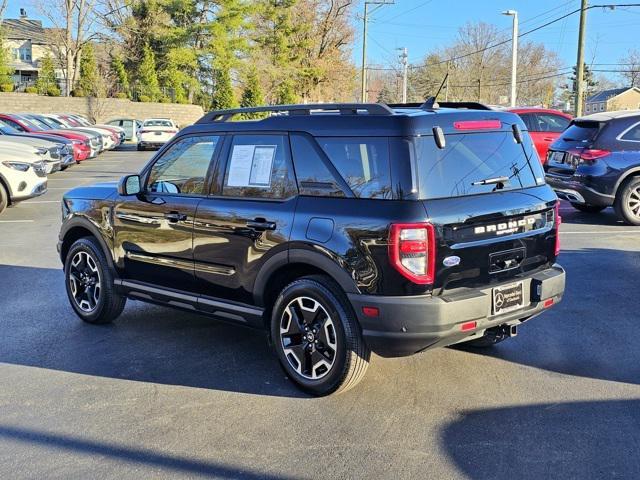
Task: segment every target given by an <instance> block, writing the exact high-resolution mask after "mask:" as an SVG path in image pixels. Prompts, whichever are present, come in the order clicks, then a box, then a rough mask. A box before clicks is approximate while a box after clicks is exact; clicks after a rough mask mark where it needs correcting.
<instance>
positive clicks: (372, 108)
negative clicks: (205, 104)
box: [196, 103, 395, 123]
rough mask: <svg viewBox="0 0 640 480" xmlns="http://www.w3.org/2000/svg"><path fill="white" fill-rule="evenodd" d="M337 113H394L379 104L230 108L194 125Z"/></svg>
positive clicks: (313, 104) (206, 116)
mask: <svg viewBox="0 0 640 480" xmlns="http://www.w3.org/2000/svg"><path fill="white" fill-rule="evenodd" d="M336 110H337V111H338V112H339V113H340V115H357V114H358V112H360V111H364V112H367V114H368V115H393V114H394V113H395V112H394V111H393V110H392V109H390V108H389V107H388V106H386V105H384V104H381V103H308V104H301V105H272V106H264V107H246V108H231V109H228V110H214V111H212V112H209V113H207V114H205V115H204V116H203V117H202V118H201V119H200V120H198V121H197V122H196V123H211V122H228V121H229V120H231V119H232V118H233V117H234V116H235V115H239V114H241V113H263V112H270V113H274V112H282V113H288V114H289V115H310V114H311V112H312V111H336Z"/></svg>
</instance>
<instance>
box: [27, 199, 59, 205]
mask: <svg viewBox="0 0 640 480" xmlns="http://www.w3.org/2000/svg"><path fill="white" fill-rule="evenodd" d="M61 201H62V200H36V201H35V202H33V201H29V202H22V204H23V205H31V204H32V203H60V202H61Z"/></svg>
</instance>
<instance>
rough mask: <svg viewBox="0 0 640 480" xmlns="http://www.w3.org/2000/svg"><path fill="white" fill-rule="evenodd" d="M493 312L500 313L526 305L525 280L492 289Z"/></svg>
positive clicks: (494, 313)
mask: <svg viewBox="0 0 640 480" xmlns="http://www.w3.org/2000/svg"><path fill="white" fill-rule="evenodd" d="M491 298H492V302H491V305H492V306H491V313H492V314H493V315H500V314H502V313H507V312H512V311H514V310H518V309H520V308H522V307H524V282H516V283H510V284H509V285H501V286H500V287H495V288H493V289H492V290H491Z"/></svg>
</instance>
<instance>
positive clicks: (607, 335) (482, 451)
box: [0, 150, 640, 480]
mask: <svg viewBox="0 0 640 480" xmlns="http://www.w3.org/2000/svg"><path fill="white" fill-rule="evenodd" d="M150 156H151V153H150V152H145V153H139V152H136V151H133V150H127V151H121V152H109V153H106V154H104V155H102V156H101V157H100V158H98V159H94V160H89V161H86V162H84V163H83V164H82V165H78V166H75V167H73V168H70V169H69V170H67V171H65V172H60V173H57V174H55V175H53V176H51V177H50V180H49V191H48V193H47V194H46V195H44V196H42V197H39V198H36V199H33V200H29V201H27V202H24V203H22V204H20V205H18V206H16V207H14V208H10V209H8V210H7V211H6V212H5V214H3V215H2V216H1V217H0V329H1V333H0V478H6V479H9V478H11V479H22V478H34V479H36V478H37V479H43V478H47V479H51V478H64V479H75V478H77V479H87V478H95V479H101V478H117V479H125V478H127V479H128V478H136V479H138V478H197V477H219V478H247V479H262V478H267V479H289V478H320V477H323V478H397V479H404V478H434V479H448V478H463V479H505V480H506V479H509V480H511V479H542V478H544V479H549V478H561V479H573V478H576V479H586V478H594V479H603V478H621V479H632V478H640V455H639V452H640V348H639V347H638V344H639V340H638V333H637V329H638V328H640V295H639V294H638V292H639V287H640V228H635V229H634V228H633V227H628V226H624V225H622V224H621V223H618V222H617V220H616V218H615V216H614V214H613V211H610V210H607V211H605V212H604V213H602V214H599V215H588V214H582V213H578V212H575V211H573V209H572V208H571V207H570V206H569V205H563V207H562V215H563V220H564V224H563V225H562V247H563V252H562V254H561V260H560V263H562V264H563V265H564V266H565V268H566V269H567V272H568V285H567V292H566V296H565V299H564V301H563V302H562V303H561V304H560V305H558V306H557V307H556V308H554V309H552V310H550V311H549V312H546V313H545V314H544V315H543V316H541V317H539V318H537V319H535V320H533V321H532V322H530V323H527V324H526V325H523V326H522V328H521V329H520V334H519V335H518V336H517V337H515V338H513V339H510V340H509V341H507V342H504V343H502V344H501V345H499V346H497V347H496V348H495V349H494V350H493V351H491V352H483V353H477V352H475V351H470V350H467V349H463V348H447V349H440V350H435V351H431V352H427V353H424V354H420V355H416V356H413V357H409V358H404V359H394V360H383V359H380V358H374V359H373V362H372V365H371V367H370V368H369V372H368V374H367V376H366V377H365V379H364V380H363V382H362V383H361V384H360V385H359V386H358V387H356V388H355V389H354V390H352V391H350V392H347V393H346V394H343V395H338V396H335V397H330V398H322V399H317V398H311V397H307V396H305V395H303V394H301V393H300V392H299V391H298V390H297V389H296V388H295V387H294V386H293V385H292V384H291V383H289V382H288V380H287V379H286V378H285V376H284V374H283V373H282V370H281V369H280V368H279V366H278V364H277V360H276V359H275V357H274V356H273V355H272V354H271V352H270V350H269V348H268V346H267V344H266V342H265V339H264V336H263V335H261V334H260V333H257V332H253V331H249V330H245V329H243V328H240V327H233V326H229V325H226V324H221V323H217V322H216V321H214V320H211V319H208V318H203V317H199V316H196V315H192V314H187V313H181V312H176V311H172V310H168V309H164V308H161V307H156V306H151V305H146V304H143V303H139V302H134V301H129V302H128V304H127V307H126V309H125V311H124V313H123V315H122V316H121V317H120V319H119V320H118V321H117V322H116V323H115V324H113V325H109V326H91V325H85V324H83V323H81V322H80V320H79V319H78V318H77V317H76V316H75V315H74V313H73V312H72V310H71V307H70V306H69V304H68V302H67V298H66V296H65V292H64V285H63V275H62V271H61V264H60V261H59V259H58V257H57V253H56V240H57V234H58V229H59V225H60V206H59V201H60V199H61V198H62V195H63V193H64V191H65V190H67V189H70V188H72V187H74V186H77V185H80V184H88V183H93V182H96V181H112V180H116V179H117V178H119V177H120V176H121V175H123V174H125V173H129V172H135V171H137V170H138V169H139V168H140V167H141V166H142V165H143V164H144V163H145V161H146V159H148V158H149V157H150Z"/></svg>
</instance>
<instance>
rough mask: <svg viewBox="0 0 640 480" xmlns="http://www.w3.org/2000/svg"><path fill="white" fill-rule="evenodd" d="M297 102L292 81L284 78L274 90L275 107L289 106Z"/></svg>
mask: <svg viewBox="0 0 640 480" xmlns="http://www.w3.org/2000/svg"><path fill="white" fill-rule="evenodd" d="M297 101H298V96H297V95H296V92H295V89H294V86H293V80H291V79H290V78H285V79H284V80H282V82H280V85H278V88H277V89H276V98H275V103H276V104H277V105H291V104H293V103H296V102H297Z"/></svg>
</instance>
